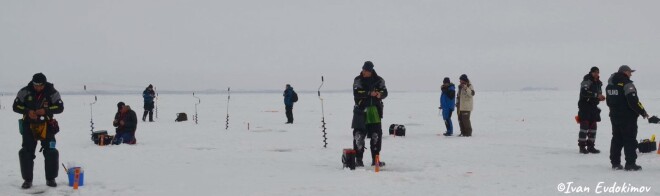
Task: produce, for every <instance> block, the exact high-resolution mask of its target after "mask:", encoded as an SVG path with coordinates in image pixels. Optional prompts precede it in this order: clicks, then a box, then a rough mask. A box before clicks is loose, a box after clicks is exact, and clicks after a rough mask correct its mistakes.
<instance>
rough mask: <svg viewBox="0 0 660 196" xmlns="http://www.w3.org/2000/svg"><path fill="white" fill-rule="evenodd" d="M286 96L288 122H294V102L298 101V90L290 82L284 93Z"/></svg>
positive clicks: (285, 104)
mask: <svg viewBox="0 0 660 196" xmlns="http://www.w3.org/2000/svg"><path fill="white" fill-rule="evenodd" d="M282 96H284V109H285V110H286V124H292V123H293V103H294V102H296V101H298V100H296V99H297V95H296V92H295V91H293V87H291V85H290V84H286V89H285V90H284V93H283V94H282Z"/></svg>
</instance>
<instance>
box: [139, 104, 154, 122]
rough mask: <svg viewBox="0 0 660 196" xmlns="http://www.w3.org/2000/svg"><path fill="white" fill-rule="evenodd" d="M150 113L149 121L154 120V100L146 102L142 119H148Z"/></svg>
mask: <svg viewBox="0 0 660 196" xmlns="http://www.w3.org/2000/svg"><path fill="white" fill-rule="evenodd" d="M147 114H148V115H149V122H152V121H154V102H144V114H142V121H146V120H147Z"/></svg>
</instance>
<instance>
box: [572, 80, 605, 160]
mask: <svg viewBox="0 0 660 196" xmlns="http://www.w3.org/2000/svg"><path fill="white" fill-rule="evenodd" d="M602 86H603V83H602V82H601V81H600V70H599V69H598V67H592V68H591V70H590V71H589V73H588V74H587V75H585V76H584V79H583V80H582V83H581V84H580V100H579V101H578V120H579V122H580V133H579V134H578V146H579V147H580V153H582V154H588V153H594V154H598V153H600V150H598V149H596V148H595V147H594V146H595V144H596V129H597V126H596V123H597V122H600V108H598V104H599V103H600V102H601V101H604V100H605V96H603V90H602Z"/></svg>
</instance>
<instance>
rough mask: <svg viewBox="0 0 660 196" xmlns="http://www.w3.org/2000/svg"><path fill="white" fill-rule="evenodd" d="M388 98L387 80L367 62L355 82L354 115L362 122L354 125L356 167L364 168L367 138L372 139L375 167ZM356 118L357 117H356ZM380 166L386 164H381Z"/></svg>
mask: <svg viewBox="0 0 660 196" xmlns="http://www.w3.org/2000/svg"><path fill="white" fill-rule="evenodd" d="M386 97H387V87H385V80H383V78H381V77H380V76H378V74H377V73H376V70H374V64H373V63H372V62H371V61H367V62H365V63H364V65H363V66H362V72H360V75H359V76H357V77H355V80H354V82H353V99H354V100H355V108H354V111H353V112H354V115H355V116H360V117H359V118H363V121H362V120H358V121H359V122H358V123H356V121H354V123H353V149H354V150H355V151H356V166H358V167H362V166H364V164H363V162H362V157H363V154H364V148H365V142H364V140H365V137H369V138H371V142H370V144H371V145H370V149H371V158H372V162H371V165H372V166H373V165H375V163H376V160H375V157H376V155H379V154H380V150H381V144H382V138H383V129H382V125H381V122H380V120H381V119H382V118H383V99H385V98H386ZM354 118H355V117H354ZM379 164H380V166H382V165H384V162H380V163H379Z"/></svg>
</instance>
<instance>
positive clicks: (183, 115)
mask: <svg viewBox="0 0 660 196" xmlns="http://www.w3.org/2000/svg"><path fill="white" fill-rule="evenodd" d="M187 120H188V115H186V113H177V114H176V120H174V122H181V121H187Z"/></svg>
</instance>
